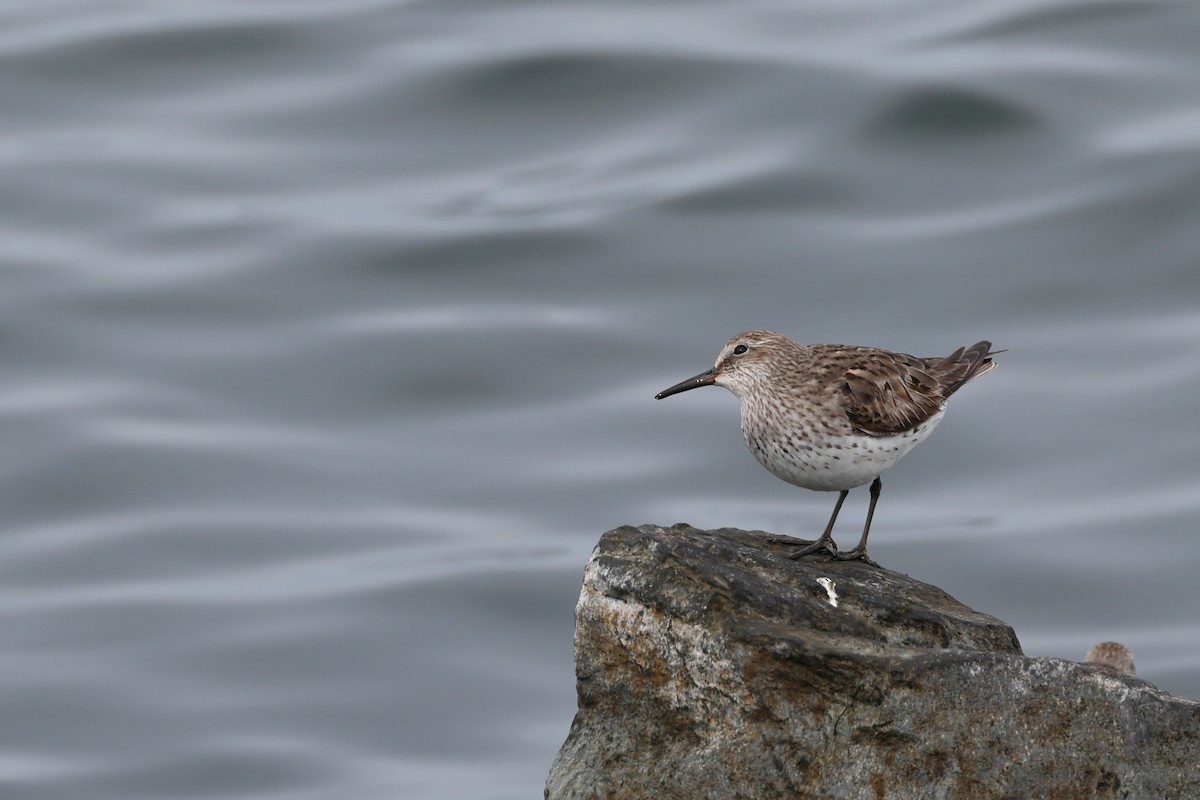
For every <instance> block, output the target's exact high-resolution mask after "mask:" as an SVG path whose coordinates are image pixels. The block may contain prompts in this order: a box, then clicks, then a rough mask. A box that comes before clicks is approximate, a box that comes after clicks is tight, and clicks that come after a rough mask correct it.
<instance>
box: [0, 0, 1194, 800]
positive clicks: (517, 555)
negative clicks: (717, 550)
mask: <svg viewBox="0 0 1200 800" xmlns="http://www.w3.org/2000/svg"><path fill="white" fill-rule="evenodd" d="M1198 41H1200V10H1198V7H1197V6H1196V5H1195V4H1193V3H1189V2H1159V1H1158V0H1051V1H1050V2H1046V0H1036V2H1034V1H1033V0H1002V1H998V0H983V1H982V2H975V3H969V4H962V3H957V2H949V0H914V1H913V2H908V3H900V4H897V3H892V2H887V3H883V2H843V1H841V0H839V2H825V3H821V2H817V3H805V4H795V3H778V2H773V0H749V1H748V2H742V3H727V2H725V3H721V2H698V3H677V2H669V1H667V0H664V1H663V2H637V3H629V2H622V0H607V1H602V0H587V1H585V2H575V3H556V2H546V1H545V0H522V1H512V0H488V2H479V1H478V0H437V2H432V1H431V0H424V1H409V0H337V2H334V0H297V1H296V2H289V3H279V2H266V1H265V0H258V1H257V2H256V1H254V0H251V1H249V2H248V1H247V0H238V2H231V1H228V0H225V1H221V0H219V1H218V2H212V0H209V1H208V2H197V1H196V0H176V2H172V3H161V2H150V1H149V0H100V1H99V2H97V0H86V2H85V1H84V0H50V1H49V2H37V3H34V2H21V0H8V2H4V3H2V4H0V109H3V111H2V113H0V169H2V175H3V179H2V180H0V208H2V209H3V214H2V215H0V265H2V271H0V280H2V285H0V365H2V366H3V380H2V381H0V428H2V431H3V442H4V446H3V448H2V449H0V501H2V502H0V510H2V511H0V513H2V518H0V522H2V524H0V710H2V713H0V795H2V796H3V797H4V798H7V799H9V800H12V799H16V800H21V799H22V798H39V799H41V798H47V799H48V798H64V799H65V798H82V797H86V798H89V800H107V799H108V798H112V799H113V800H118V799H119V800H134V799H135V798H198V797H203V798H238V799H239V800H255V799H258V800H262V799H265V798H273V799H275V798H289V800H291V799H293V798H295V799H296V800H300V799H302V798H304V799H307V798H335V797H336V798H356V800H371V799H372V798H379V799H380V800H382V799H384V798H387V800H396V799H397V798H446V799H447V800H449V799H450V798H483V799H485V800H501V799H507V798H529V797H540V796H541V787H542V783H543V781H544V779H545V775H546V771H547V769H548V767H549V764H550V760H551V758H552V757H553V755H554V753H555V751H556V750H557V748H558V746H559V745H560V744H561V742H562V740H563V738H564V737H565V735H566V733H567V729H568V726H569V723H570V720H571V716H572V714H573V712H574V686H573V673H572V652H571V635H572V612H573V605H574V602H575V599H576V595H577V592H578V588H579V578H580V575H581V571H582V567H583V564H584V562H585V561H586V559H587V556H588V553H589V552H590V550H591V548H592V546H593V545H594V544H595V542H596V540H597V538H598V537H599V536H600V534H601V533H602V532H604V531H605V530H607V529H609V528H612V527H615V526H617V525H620V524H625V523H635V524H637V523H647V522H654V523H661V524H670V523H674V522H678V521H687V522H690V523H692V524H694V525H697V526H701V527H716V526H724V525H731V526H737V527H742V528H759V529H766V530H771V531H778V532H782V533H790V534H795V535H801V536H807V535H814V534H815V533H817V532H819V530H820V528H821V526H822V525H823V524H824V521H825V519H826V516H827V515H828V513H829V510H830V507H831V504H832V501H833V496H832V495H827V494H815V493H809V492H804V491H802V490H799V489H796V488H794V487H791V486H788V485H787V484H784V483H782V482H780V481H778V480H776V479H774V478H773V477H771V476H770V475H769V474H768V473H766V472H765V471H764V470H762V469H761V468H760V467H759V466H758V465H757V464H756V463H755V462H754V460H753V458H752V457H751V456H750V454H749V453H748V452H747V451H746V449H745V447H744V446H743V444H742V441H741V437H740V434H739V432H738V424H737V403H736V400H735V399H734V398H733V397H732V396H731V395H728V394H727V393H725V392H721V391H718V390H715V389H714V390H708V391H705V392H697V393H692V394H688V395H684V396H682V397H679V398H672V399H671V400H670V401H668V402H664V403H657V402H655V401H654V400H653V395H654V393H655V392H656V391H658V390H660V389H662V388H664V387H666V386H667V385H669V384H671V383H674V382H675V381H677V380H680V379H682V378H684V377H687V376H689V375H692V374H694V373H696V372H699V371H700V370H702V369H705V368H707V367H708V366H709V365H711V362H712V360H713V358H714V357H715V355H716V353H717V350H718V349H719V347H720V346H721V344H722V343H723V342H724V341H725V340H726V339H727V338H728V337H729V336H731V335H732V334H734V333H736V332H737V331H739V330H743V329H746V328H752V327H768V328H773V329H776V330H779V331H782V332H784V333H787V334H789V335H791V336H792V337H793V338H796V339H798V340H800V341H832V342H845V343H854V344H869V345H876V346H882V347H888V348H892V349H898V350H903V351H906V352H911V353H916V354H919V355H942V354H945V353H948V352H949V351H951V350H952V349H954V348H955V347H957V346H959V345H961V344H968V343H970V342H973V341H975V340H977V339H981V338H989V339H991V340H993V341H994V342H995V344H996V346H997V347H1005V348H1008V349H1009V352H1008V353H1005V354H1004V355H1003V356H1001V367H1000V369H999V370H997V371H996V372H995V373H993V374H992V375H989V376H988V377H987V378H986V379H985V380H983V381H980V382H978V383H976V384H972V385H971V386H970V387H968V388H967V389H966V390H965V391H964V392H962V393H961V394H960V395H959V396H957V397H956V398H955V402H954V405H953V408H952V410H951V412H950V413H949V414H948V415H947V418H946V420H945V421H944V422H943V423H942V425H941V427H940V428H939V430H938V433H937V435H936V436H934V437H933V438H932V439H931V440H930V441H929V442H928V443H926V444H925V445H923V446H922V447H921V448H919V449H918V450H917V451H915V452H914V453H913V454H912V455H910V456H909V457H908V458H906V459H905V461H904V462H903V463H902V464H901V465H900V467H898V468H897V469H895V470H893V471H892V472H891V473H889V477H888V479H887V482H886V483H887V485H886V488H885V491H884V495H883V499H882V502H881V504H880V511H879V514H878V515H877V517H876V521H875V526H874V534H873V536H872V554H873V555H874V556H875V557H876V558H877V559H878V560H879V561H880V562H882V563H884V564H885V565H887V566H889V567H892V568H894V569H899V570H902V571H905V572H908V573H910V574H912V575H913V576H915V577H917V578H919V579H921V580H925V581H928V582H931V583H934V584H937V585H939V586H942V587H944V588H945V589H947V590H948V591H950V592H951V593H953V594H954V595H956V596H957V597H958V598H960V599H961V600H962V601H964V602H965V603H967V604H968V605H970V606H972V607H974V608H977V609H980V610H983V611H986V612H989V613H992V614H994V615H997V616H999V617H1001V618H1003V619H1004V620H1006V621H1008V622H1009V623H1011V624H1012V625H1014V626H1015V628H1016V630H1017V633H1018V635H1019V636H1020V638H1021V641H1022V643H1023V645H1024V647H1025V650H1026V652H1028V653H1029V654H1033V655H1052V656H1060V657H1066V658H1073V659H1078V658H1082V656H1083V654H1084V652H1085V651H1086V650H1087V648H1088V647H1089V646H1090V645H1092V644H1094V643H1096V642H1098V641H1101V640H1103V639H1117V640H1119V641H1122V642H1124V643H1125V644H1127V645H1129V646H1130V647H1131V648H1132V649H1133V651H1134V653H1135V656H1136V659H1137V665H1138V669H1139V674H1140V675H1142V676H1143V677H1145V678H1146V679H1147V680H1149V681H1151V682H1153V683H1155V684H1157V685H1158V686H1160V687H1162V688H1164V689H1167V690H1170V691H1172V692H1176V693H1179V694H1183V695H1186V696H1190V697H1200V619H1198V618H1197V614H1196V608H1197V602H1198V600H1200V589H1197V581H1196V577H1195V572H1196V569H1197V565H1198V562H1200V537H1198V536H1197V523H1196V520H1197V518H1198V517H1200V490H1198V489H1197V478H1198V477H1200V475H1198V473H1200V467H1198V464H1200V455H1198V453H1197V451H1198V449H1200V448H1198V443H1197V433H1198V430H1197V425H1196V410H1197V397H1198V396H1200V354H1198V350H1197V345H1198V343H1200V268H1198V267H1200V224H1198V218H1200V48H1197V45H1196V43H1197V42H1198ZM865 504H866V497H865V492H860V493H855V494H854V495H852V496H851V501H850V502H849V504H848V506H847V509H846V511H845V513H844V520H843V523H844V525H843V527H842V528H839V530H840V531H841V532H842V537H843V538H844V537H846V536H854V535H856V533H855V525H858V524H860V520H861V518H862V514H863V513H864V510H865Z"/></svg>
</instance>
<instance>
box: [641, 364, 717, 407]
mask: <svg viewBox="0 0 1200 800" xmlns="http://www.w3.org/2000/svg"><path fill="white" fill-rule="evenodd" d="M715 381H716V370H715V369H710V370H708V371H707V372H701V373H700V374H699V375H695V376H693V377H691V378H688V379H687V380H686V381H680V382H679V383H677V384H675V385H674V386H672V387H671V388H669V389H663V390H662V391H661V392H659V393H658V394H656V395H654V399H655V400H662V399H663V398H664V397H670V396H671V395H673V394H679V393H680V392H686V391H687V390H688V389H698V388H699V387H701V386H712V385H713V383H714V382H715Z"/></svg>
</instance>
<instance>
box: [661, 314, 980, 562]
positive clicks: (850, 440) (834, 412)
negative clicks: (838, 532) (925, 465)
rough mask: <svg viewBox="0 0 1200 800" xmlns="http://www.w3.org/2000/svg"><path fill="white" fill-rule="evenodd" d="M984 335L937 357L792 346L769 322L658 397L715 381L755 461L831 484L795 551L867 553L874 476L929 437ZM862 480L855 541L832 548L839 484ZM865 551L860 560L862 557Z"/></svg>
mask: <svg viewBox="0 0 1200 800" xmlns="http://www.w3.org/2000/svg"><path fill="white" fill-rule="evenodd" d="M993 355H995V353H994V352H993V351H992V350H991V342H987V341H981V342H977V343H975V344H973V345H971V346H970V347H960V348H958V349H957V350H955V351H954V352H953V353H951V354H950V355H948V356H945V357H937V358H918V357H917V356H910V355H907V354H905V353H895V352H892V351H890V350H880V349H877V348H873V347H856V346H850V345H836V344H813V345H800V344H796V343H795V342H793V341H792V340H791V339H789V338H788V337H786V336H783V335H782V334H779V333H775V332H773V331H764V330H755V331H746V332H744V333H739V334H738V335H737V336H735V337H733V338H732V339H730V340H729V342H728V343H726V345H725V347H723V348H722V349H721V353H720V354H719V355H718V356H717V360H716V363H715V364H714V366H713V368H712V369H710V370H707V371H706V372H702V373H700V374H699V375H696V376H694V377H692V378H689V379H688V380H686V381H682V382H680V383H678V384H676V385H674V386H672V387H670V388H668V389H665V390H664V391H662V392H660V393H659V394H658V395H657V397H658V398H659V399H662V398H664V397H668V396H670V395H672V394H677V393H679V392H684V391H687V390H689V389H694V388H697V387H700V386H709V385H716V386H723V387H725V388H726V389H728V390H729V391H731V392H733V393H734V394H735V395H737V396H738V398H739V399H740V400H741V419H742V436H743V437H744V438H745V440H746V445H747V446H748V447H749V448H750V451H751V452H752V453H753V454H754V456H755V458H757V459H758V461H759V463H761V464H762V465H763V466H764V467H766V468H767V469H768V470H770V471H771V472H772V473H773V474H774V475H776V476H778V477H779V478H781V479H782V480H785V481H787V482H788V483H792V484H795V485H797V486H802V487H804V488H806V489H814V490H818V491H838V492H841V495H840V496H839V497H838V502H837V505H836V506H835V508H834V512H833V517H831V518H830V520H829V525H828V526H827V527H826V529H825V533H824V534H822V536H821V538H820V539H819V540H817V542H815V543H814V544H813V545H812V546H811V547H808V548H804V549H803V550H802V551H800V553H799V554H800V555H803V554H804V553H807V552H813V551H815V550H826V551H829V552H832V553H834V554H835V555H837V556H838V557H839V558H866V541H867V534H868V533H869V531H870V524H871V516H872V515H873V513H874V510H875V502H876V501H877V499H878V497H879V489H880V486H881V483H880V480H879V475H880V474H881V473H882V472H884V471H885V470H886V469H888V468H889V467H891V466H892V465H893V464H895V463H896V461H898V460H900V458H901V457H903V456H904V455H905V454H906V453H907V452H909V451H910V450H911V449H912V448H913V447H915V446H916V445H917V444H919V443H920V442H921V441H923V440H924V439H925V437H926V436H928V435H929V434H930V433H931V432H932V431H933V429H934V428H935V427H936V426H937V424H938V422H940V421H941V418H942V415H943V414H944V413H945V409H946V401H947V400H948V399H949V397H950V395H952V394H954V393H955V392H956V391H958V390H959V389H960V388H962V387H963V386H964V385H965V384H966V383H968V382H969V381H971V380H974V379H975V378H978V377H979V376H981V375H985V374H987V373H988V372H990V371H991V370H992V369H993V368H994V367H995V366H996V365H995V362H993V361H992V359H991V357H992V356H993ZM868 482H871V507H870V510H869V511H868V514H867V524H866V526H865V527H864V529H863V535H862V539H861V540H860V542H859V546H858V547H856V548H855V549H854V550H851V551H849V552H848V553H840V554H839V553H837V550H836V547H835V546H834V545H833V541H832V539H831V533H832V530H833V523H834V520H835V519H836V518H837V513H838V511H839V510H840V509H841V505H842V501H844V500H845V497H846V493H847V492H848V491H849V490H850V489H852V488H854V487H855V486H862V485H863V484H865V483H868ZM867 560H869V559H867Z"/></svg>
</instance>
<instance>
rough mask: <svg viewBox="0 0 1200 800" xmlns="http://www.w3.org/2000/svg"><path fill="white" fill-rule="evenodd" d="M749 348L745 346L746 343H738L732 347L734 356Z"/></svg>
mask: <svg viewBox="0 0 1200 800" xmlns="http://www.w3.org/2000/svg"><path fill="white" fill-rule="evenodd" d="M749 349H750V348H748V347H746V345H744V344H739V345H738V346H737V347H735V348H733V354H734V355H735V356H740V355H741V354H742V353H744V352H746V351H747V350H749Z"/></svg>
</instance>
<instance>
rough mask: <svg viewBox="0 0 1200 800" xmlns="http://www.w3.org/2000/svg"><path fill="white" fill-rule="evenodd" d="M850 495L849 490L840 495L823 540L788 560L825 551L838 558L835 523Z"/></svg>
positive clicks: (796, 553) (798, 551) (817, 541)
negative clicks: (834, 535)
mask: <svg viewBox="0 0 1200 800" xmlns="http://www.w3.org/2000/svg"><path fill="white" fill-rule="evenodd" d="M848 494H850V490H849V489H843V490H842V491H841V493H839V494H838V499H837V505H835V506H834V507H833V514H832V515H831V516H830V517H829V524H828V525H826V526H825V532H824V533H822V534H821V538H820V539H817V540H816V541H815V542H813V543H812V544H810V545H808V546H807V547H801V548H800V549H799V550H795V551H793V552H792V554H791V555H790V556H788V558H800V556H806V555H808V554H809V553H815V552H817V551H818V550H824V551H825V552H827V553H829V554H830V555H832V556H834V557H835V558H836V557H837V554H838V549H837V545H836V544H834V541H833V523H834V522H835V521H836V520H837V515H838V512H839V511H841V510H842V503H844V502H846V495H848Z"/></svg>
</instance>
